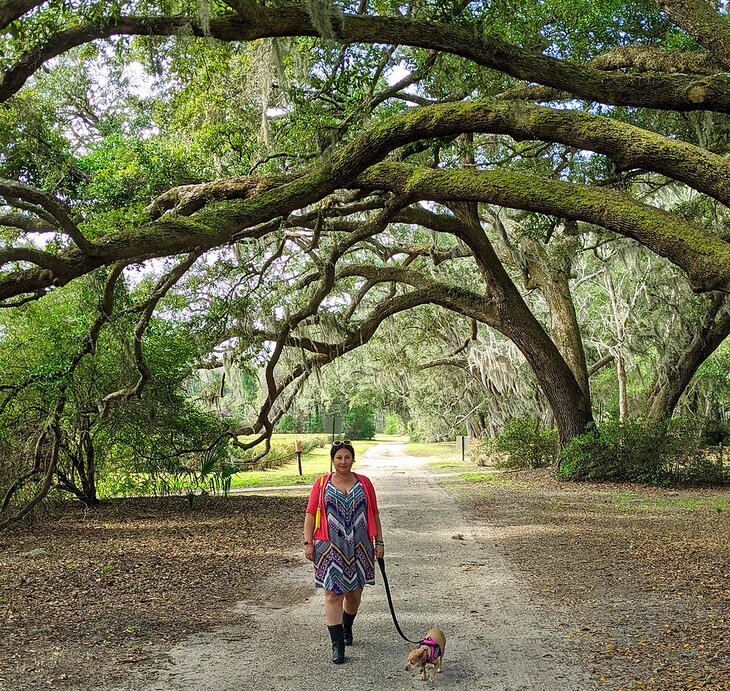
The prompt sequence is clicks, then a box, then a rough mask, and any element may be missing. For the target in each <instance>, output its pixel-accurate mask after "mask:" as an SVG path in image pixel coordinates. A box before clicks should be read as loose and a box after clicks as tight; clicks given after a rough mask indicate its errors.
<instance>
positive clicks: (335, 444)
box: [332, 439, 352, 449]
mask: <svg viewBox="0 0 730 691" xmlns="http://www.w3.org/2000/svg"><path fill="white" fill-rule="evenodd" d="M343 446H349V447H350V448H352V442H351V441H350V440H349V439H343V440H342V441H335V442H332V448H333V449H340V448H342V447H343Z"/></svg>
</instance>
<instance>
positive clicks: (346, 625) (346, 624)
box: [342, 612, 357, 645]
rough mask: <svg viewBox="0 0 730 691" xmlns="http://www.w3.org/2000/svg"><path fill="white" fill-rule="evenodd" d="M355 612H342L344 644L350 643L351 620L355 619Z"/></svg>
mask: <svg viewBox="0 0 730 691" xmlns="http://www.w3.org/2000/svg"><path fill="white" fill-rule="evenodd" d="M356 616H357V612H355V614H349V613H348V612H343V613H342V628H343V629H344V630H345V636H344V639H345V645H352V622H353V621H355V617H356Z"/></svg>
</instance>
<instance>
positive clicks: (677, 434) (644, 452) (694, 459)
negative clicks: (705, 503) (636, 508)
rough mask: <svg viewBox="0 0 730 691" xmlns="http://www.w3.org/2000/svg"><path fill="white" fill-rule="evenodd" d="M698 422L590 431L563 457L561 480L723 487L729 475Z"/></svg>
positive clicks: (614, 425)
mask: <svg viewBox="0 0 730 691" xmlns="http://www.w3.org/2000/svg"><path fill="white" fill-rule="evenodd" d="M702 442H703V423H702V422H701V421H699V420H697V419H696V418H677V419H672V420H669V421H662V422H647V421H644V420H632V421H629V422H623V423H620V422H618V421H616V420H612V421H608V422H604V423H602V424H601V425H600V426H592V427H591V429H589V430H588V431H587V432H586V434H583V435H581V436H579V437H575V438H574V439H571V440H570V442H568V444H566V446H565V448H564V449H563V450H562V452H561V454H560V467H559V468H558V476H559V477H562V478H564V479H568V480H594V481H613V482H638V483H641V484H648V485H659V486H666V485H672V484H707V483H709V484H720V483H723V482H727V481H728V480H730V474H729V473H727V472H726V471H725V469H724V468H723V466H722V465H721V464H720V463H719V462H717V461H715V460H714V459H713V458H712V457H711V456H710V455H709V454H708V453H707V452H706V450H705V449H704V448H703V443H702Z"/></svg>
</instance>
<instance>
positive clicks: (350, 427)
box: [342, 406, 375, 439]
mask: <svg viewBox="0 0 730 691" xmlns="http://www.w3.org/2000/svg"><path fill="white" fill-rule="evenodd" d="M342 436H343V437H344V438H345V439H372V438H373V436H375V411H374V410H373V409H372V408H370V407H369V406H353V407H352V408H350V410H349V411H348V412H347V414H346V415H345V419H344V420H343V421H342Z"/></svg>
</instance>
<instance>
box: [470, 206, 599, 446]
mask: <svg viewBox="0 0 730 691" xmlns="http://www.w3.org/2000/svg"><path fill="white" fill-rule="evenodd" d="M457 215H458V210H457ZM462 218H463V216H462ZM464 226H465V227H464V236H463V237H462V239H463V240H464V242H466V243H467V245H468V246H469V248H470V249H471V251H472V252H473V254H474V258H475V259H476V261H477V264H478V265H479V268H480V270H481V273H482V276H483V277H484V279H485V281H486V284H487V293H488V295H489V298H490V299H491V300H494V302H495V303H496V305H497V312H498V314H499V317H500V318H499V324H495V325H494V327H495V328H497V329H499V331H501V332H502V333H503V334H504V335H505V336H507V338H509V339H510V340H511V341H512V342H513V343H514V344H515V345H516V346H517V347H518V348H519V349H520V351H521V352H522V354H523V355H524V356H525V358H526V359H527V362H528V363H529V364H530V366H531V367H532V370H533V372H534V373H535V376H536V377H537V380H538V381H539V383H540V387H541V388H542V391H543V394H544V395H545V398H547V400H548V403H549V404H550V407H551V408H552V411H553V414H554V415H555V423H556V425H557V427H558V440H559V445H560V448H562V447H563V446H565V444H567V443H568V442H569V441H570V440H571V439H572V438H573V437H575V436H578V435H580V434H583V433H584V432H585V430H586V426H587V425H588V423H589V422H591V421H592V419H593V416H592V413H591V404H590V398H589V396H588V395H587V394H586V392H585V391H584V390H583V389H582V388H581V386H580V385H579V383H578V380H577V379H576V377H575V375H574V374H573V371H572V370H571V368H570V367H569V366H568V364H567V362H566V361H565V359H563V356H562V355H561V354H560V351H559V350H558V348H557V347H556V345H555V343H553V341H552V339H551V338H550V336H548V334H547V333H546V331H545V329H543V327H542V325H541V324H540V322H539V321H538V320H537V319H536V318H535V315H533V314H532V312H531V311H530V308H529V307H528V306H527V304H526V303H525V301H524V300H523V299H522V295H520V292H519V290H518V289H517V287H516V286H515V284H514V283H513V282H512V279H511V278H510V277H509V275H508V274H507V272H506V271H505V269H504V266H502V263H501V262H500V261H499V258H498V257H497V255H496V253H495V251H494V248H493V247H492V245H491V243H490V242H489V240H488V238H487V236H486V234H485V233H484V230H483V228H482V227H481V224H480V223H479V222H478V219H475V218H473V217H472V218H470V219H469V221H468V222H467V223H464Z"/></svg>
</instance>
